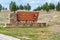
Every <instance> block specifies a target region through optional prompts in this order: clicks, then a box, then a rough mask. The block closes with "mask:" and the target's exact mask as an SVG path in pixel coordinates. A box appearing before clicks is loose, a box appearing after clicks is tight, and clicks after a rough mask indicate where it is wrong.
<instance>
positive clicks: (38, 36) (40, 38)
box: [0, 27, 60, 40]
mask: <svg viewBox="0 0 60 40" xmlns="http://www.w3.org/2000/svg"><path fill="white" fill-rule="evenodd" d="M48 29H49V27H43V28H40V27H39V28H34V27H31V28H0V34H5V35H9V36H13V37H16V38H19V39H21V40H60V35H59V34H58V33H56V32H52V31H49V30H48Z"/></svg>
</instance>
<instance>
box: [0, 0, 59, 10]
mask: <svg viewBox="0 0 60 40" xmlns="http://www.w3.org/2000/svg"><path fill="white" fill-rule="evenodd" d="M11 1H15V2H16V4H17V5H20V4H22V5H26V4H27V3H29V4H30V5H31V7H32V8H31V9H34V8H36V7H37V6H41V5H43V4H44V3H46V2H48V3H54V4H57V3H58V2H60V0H0V4H2V6H4V7H7V8H8V9H9V4H10V2H11Z"/></svg>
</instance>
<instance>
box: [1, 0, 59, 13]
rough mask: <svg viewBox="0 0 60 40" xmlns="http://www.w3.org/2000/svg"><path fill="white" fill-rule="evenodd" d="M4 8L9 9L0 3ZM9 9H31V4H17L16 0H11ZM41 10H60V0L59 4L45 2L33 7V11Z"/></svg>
mask: <svg viewBox="0 0 60 40" xmlns="http://www.w3.org/2000/svg"><path fill="white" fill-rule="evenodd" d="M2 9H5V10H7V8H4V7H2V5H1V4H0V11H1V10H2ZM9 9H10V10H11V11H14V12H15V11H16V10H31V6H30V4H29V3H27V4H26V5H22V4H21V5H19V6H18V5H17V4H16V3H15V2H13V1H11V3H10V5H9ZM40 10H46V11H49V10H57V11H60V2H58V4H57V5H54V4H53V3H49V4H48V3H47V2H46V3H45V4H43V5H42V6H38V7H37V8H35V9H33V11H40Z"/></svg>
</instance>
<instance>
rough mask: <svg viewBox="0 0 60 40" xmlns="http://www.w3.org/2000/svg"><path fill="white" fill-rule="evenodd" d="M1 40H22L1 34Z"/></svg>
mask: <svg viewBox="0 0 60 40" xmlns="http://www.w3.org/2000/svg"><path fill="white" fill-rule="evenodd" d="M0 40H20V39H17V38H14V37H11V36H6V35H4V34H0Z"/></svg>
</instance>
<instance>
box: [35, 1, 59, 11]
mask: <svg viewBox="0 0 60 40" xmlns="http://www.w3.org/2000/svg"><path fill="white" fill-rule="evenodd" d="M40 10H45V11H49V10H56V11H60V2H58V4H57V5H54V4H53V3H50V4H48V3H47V2H46V3H45V4H43V5H42V6H38V7H37V8H36V9H34V11H40Z"/></svg>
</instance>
